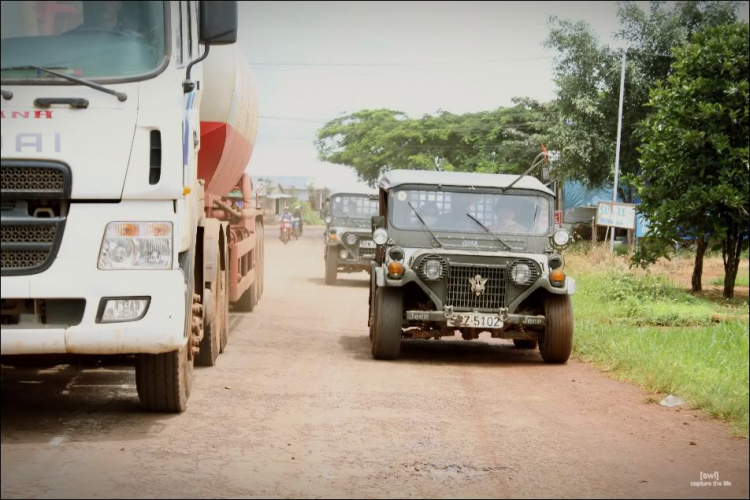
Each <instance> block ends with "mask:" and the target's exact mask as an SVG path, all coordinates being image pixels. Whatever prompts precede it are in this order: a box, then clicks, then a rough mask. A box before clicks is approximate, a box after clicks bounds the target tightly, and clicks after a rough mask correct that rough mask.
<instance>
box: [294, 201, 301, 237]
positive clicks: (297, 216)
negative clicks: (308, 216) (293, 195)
mask: <svg viewBox="0 0 750 500" xmlns="http://www.w3.org/2000/svg"><path fill="white" fill-rule="evenodd" d="M292 216H293V217H294V218H295V219H297V223H298V224H299V234H300V235H301V234H302V229H303V228H302V223H303V221H302V205H295V207H294V213H293V214H292Z"/></svg>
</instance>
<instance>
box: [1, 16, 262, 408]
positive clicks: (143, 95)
mask: <svg viewBox="0 0 750 500" xmlns="http://www.w3.org/2000/svg"><path fill="white" fill-rule="evenodd" d="M0 23H1V27H2V30H1V36H2V68H1V69H0V77H1V79H2V214H1V215H2V329H1V333H0V346H1V347H2V355H3V356H8V355H28V354H37V355H45V354H94V355H115V354H135V355H136V380H137V388H138V394H139V396H140V398H141V402H142V404H143V405H144V407H146V408H148V409H152V410H164V411H183V410H184V409H185V407H186V402H187V398H188V397H189V394H190V386H191V383H192V365H193V361H194V358H196V356H198V351H199V346H201V345H203V344H205V342H204V340H203V339H204V335H203V333H204V330H206V329H209V328H210V326H211V325H213V324H214V321H215V319H216V318H219V319H220V320H221V321H225V318H222V315H221V313H220V312H219V313H216V307H214V306H215V302H216V300H217V299H216V298H215V297H214V298H210V297H206V296H205V290H206V284H207V283H210V282H211V281H215V280H217V277H218V276H224V274H222V273H221V272H220V270H219V268H218V267H217V265H218V264H216V263H217V262H220V261H222V254H221V253H219V252H222V251H224V250H221V249H218V247H219V244H218V238H216V241H217V244H216V245H217V247H216V248H208V247H204V240H203V239H202V238H203V236H202V235H203V234H204V233H206V234H208V233H211V234H219V232H220V231H221V227H220V224H219V223H218V222H217V223H216V224H213V225H212V224H207V223H206V218H205V216H204V186H205V182H204V180H203V179H202V178H201V176H199V172H198V171H199V161H198V155H199V151H200V149H201V122H200V116H199V108H200V105H201V98H202V95H203V92H204V90H205V79H204V78H203V66H202V63H201V61H203V60H204V59H205V58H206V57H208V58H210V57H211V54H209V49H210V48H211V46H217V47H218V46H219V45H226V44H233V43H234V42H235V41H236V36H237V5H236V2H196V1H167V2H151V1H127V2H124V1H104V2H88V1H84V2H56V1H49V2H18V1H8V2H2V18H1V20H0ZM248 121H249V120H248ZM252 140H254V135H253V137H252ZM219 154H221V151H220V152H219ZM247 158H249V153H248V156H247ZM243 168H244V164H243ZM230 182H232V181H231V180H230ZM233 182H236V179H234V181H233ZM209 226H211V227H213V228H215V231H213V230H212V229H210V228H209ZM212 231H213V232H212ZM223 238H224V240H226V237H225V236H224V237H223ZM207 256H211V258H212V261H211V262H210V263H207V261H206V258H207ZM218 279H219V280H220V281H221V285H222V286H218V283H217V285H214V286H213V290H214V291H216V290H219V289H222V288H224V285H225V284H226V282H225V281H223V280H224V279H225V278H218ZM210 288H212V287H211V286H209V289H210ZM218 300H224V299H218ZM215 313H216V314H215ZM219 326H220V325H219ZM219 326H215V328H214V330H216V329H217V328H219ZM214 334H215V332H214ZM214 349H216V346H214Z"/></svg>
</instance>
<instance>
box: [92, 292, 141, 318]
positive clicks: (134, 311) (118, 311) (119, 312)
mask: <svg viewBox="0 0 750 500" xmlns="http://www.w3.org/2000/svg"><path fill="white" fill-rule="evenodd" d="M150 302H151V299H150V298H149V297H130V298H121V299H102V301H101V304H100V305H99V313H98V314H97V318H96V322H97V323H119V322H124V321H137V320H139V319H141V318H143V316H145V315H146V311H148V306H149V303H150Z"/></svg>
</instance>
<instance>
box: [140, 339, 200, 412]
mask: <svg viewBox="0 0 750 500" xmlns="http://www.w3.org/2000/svg"><path fill="white" fill-rule="evenodd" d="M188 349H190V346H189V345H188V343H187V342H186V343H185V345H184V346H182V347H181V348H179V349H178V350H176V351H172V352H167V353H164V354H136V356H135V387H136V390H137V391H138V397H139V398H140V400H141V406H143V408H145V409H146V410H149V411H163V412H173V413H181V412H183V411H185V409H186V408H187V401H188V398H189V397H190V389H191V388H192V385H193V362H192V361H191V360H189V359H188Z"/></svg>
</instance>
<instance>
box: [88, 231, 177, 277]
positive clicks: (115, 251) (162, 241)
mask: <svg viewBox="0 0 750 500" xmlns="http://www.w3.org/2000/svg"><path fill="white" fill-rule="evenodd" d="M98 267H99V269H102V270H112V269H169V268H171V267H172V223H171V222H110V223H109V224H107V228H106V229H105V230H104V240H103V241H102V248H101V250H100V252H99V266H98Z"/></svg>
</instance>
